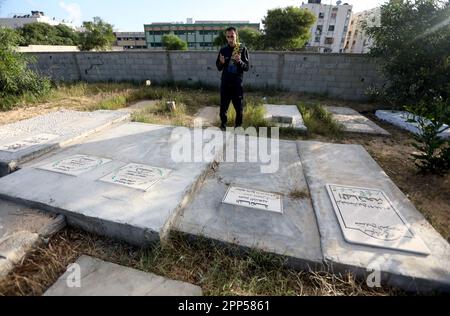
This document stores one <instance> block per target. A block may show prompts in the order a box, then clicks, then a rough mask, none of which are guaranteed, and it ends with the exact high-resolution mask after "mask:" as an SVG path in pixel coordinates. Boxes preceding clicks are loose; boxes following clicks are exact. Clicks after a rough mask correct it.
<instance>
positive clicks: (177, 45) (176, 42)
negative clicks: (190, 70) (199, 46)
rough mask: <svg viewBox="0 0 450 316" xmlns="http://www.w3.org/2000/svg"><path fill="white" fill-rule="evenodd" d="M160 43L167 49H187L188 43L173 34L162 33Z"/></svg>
mask: <svg viewBox="0 0 450 316" xmlns="http://www.w3.org/2000/svg"><path fill="white" fill-rule="evenodd" d="M162 45H163V47H164V48H165V49H167V50H187V49H188V44H187V42H186V41H183V40H182V39H181V38H179V37H178V36H176V35H174V34H168V35H164V36H163V37H162Z"/></svg>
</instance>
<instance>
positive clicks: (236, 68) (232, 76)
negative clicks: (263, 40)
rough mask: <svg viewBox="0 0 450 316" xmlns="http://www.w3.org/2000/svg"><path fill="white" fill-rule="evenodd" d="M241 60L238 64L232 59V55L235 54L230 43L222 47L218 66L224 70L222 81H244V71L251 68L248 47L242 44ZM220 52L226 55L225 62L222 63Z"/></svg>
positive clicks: (218, 68) (218, 57)
mask: <svg viewBox="0 0 450 316" xmlns="http://www.w3.org/2000/svg"><path fill="white" fill-rule="evenodd" d="M239 51H240V53H241V61H240V62H239V63H238V64H237V65H236V64H235V63H234V61H231V57H232V56H231V55H232V54H233V48H232V47H231V46H230V45H227V46H225V47H222V49H221V50H220V52H219V55H218V56H217V60H216V66H217V70H219V71H222V82H223V81H225V82H230V81H233V82H234V81H236V79H238V78H239V79H240V81H242V78H243V73H244V71H248V70H249V68H250V63H249V57H248V49H247V48H246V47H245V46H244V45H242V44H241V47H240V50H239ZM220 54H222V55H223V56H224V57H225V64H223V65H222V64H221V63H220Z"/></svg>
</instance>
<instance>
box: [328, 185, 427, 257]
mask: <svg viewBox="0 0 450 316" xmlns="http://www.w3.org/2000/svg"><path fill="white" fill-rule="evenodd" d="M327 190H328V194H329V195H330V198H331V202H332V204H333V208H334V211H335V213H336V216H337V218H338V220H339V224H340V226H341V229H342V232H343V234H344V238H345V240H346V241H347V242H349V243H353V244H361V245H368V246H373V247H379V248H387V249H392V250H399V251H407V252H412V253H417V254H422V255H429V254H430V251H429V249H428V247H427V246H426V245H425V244H424V242H423V241H422V240H421V239H420V238H419V237H418V236H416V235H415V234H414V233H413V232H412V230H411V228H410V225H409V224H408V222H407V221H406V219H405V218H404V217H403V216H402V215H401V214H400V213H399V212H398V211H397V210H396V209H395V207H394V206H393V204H392V202H391V201H390V200H389V198H388V197H387V196H386V194H385V193H384V192H383V191H381V190H377V189H369V188H360V187H353V186H342V185H336V184H327Z"/></svg>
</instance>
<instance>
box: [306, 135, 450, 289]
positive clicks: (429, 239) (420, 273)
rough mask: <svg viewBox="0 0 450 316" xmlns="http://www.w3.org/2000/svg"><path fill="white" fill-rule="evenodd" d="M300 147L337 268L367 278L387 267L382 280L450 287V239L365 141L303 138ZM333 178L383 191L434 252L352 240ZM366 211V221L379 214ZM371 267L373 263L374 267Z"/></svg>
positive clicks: (325, 246)
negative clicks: (335, 199) (333, 192)
mask: <svg viewBox="0 0 450 316" xmlns="http://www.w3.org/2000/svg"><path fill="white" fill-rule="evenodd" d="M299 148H300V157H301V161H302V164H303V166H304V172H305V176H306V179H307V182H308V186H309V190H310V193H311V198H312V202H313V206H314V210H315V213H316V217H317V221H318V225H319V230H320V236H321V248H322V252H323V256H324V260H325V261H326V262H327V263H328V264H329V265H330V267H331V268H332V269H333V270H335V271H351V272H353V273H355V274H356V275H358V276H360V277H362V278H367V277H368V276H369V274H370V273H371V272H372V271H373V270H376V271H381V277H382V285H383V284H387V285H392V286H396V287H400V288H403V289H406V290H411V291H417V290H421V291H428V290H443V291H450V265H449V264H448V263H449V262H450V246H449V244H448V242H447V241H446V240H445V239H444V238H442V237H441V236H440V235H439V233H437V232H436V231H435V230H434V228H433V227H432V226H431V225H430V224H429V223H428V222H427V221H426V220H425V218H424V217H423V216H422V214H420V213H419V212H418V211H417V210H416V209H415V207H414V205H413V204H412V203H411V202H410V201H409V200H408V199H407V197H406V196H405V195H404V194H403V193H402V192H401V191H400V189H399V188H398V187H397V186H396V185H395V184H394V183H393V182H392V180H391V179H390V178H389V177H388V176H387V175H386V173H385V172H384V171H383V170H382V169H381V168H380V167H379V166H378V164H377V163H376V162H375V161H374V160H373V159H372V157H371V156H370V155H369V154H368V153H367V152H366V151H365V150H364V148H363V147H362V146H359V145H339V144H326V143H320V142H306V141H301V142H299ZM327 184H337V185H340V186H344V187H348V186H354V187H359V188H371V189H376V190H380V191H383V192H384V193H385V195H386V198H387V199H389V201H390V202H391V204H392V205H391V206H392V207H393V208H395V210H397V211H398V213H399V214H401V216H402V218H404V219H405V220H406V221H407V223H409V228H410V230H409V233H412V234H414V236H418V237H419V238H420V240H422V241H423V243H424V244H425V246H426V247H427V249H429V252H430V254H429V255H423V254H417V253H411V252H406V251H403V250H401V249H399V250H393V249H383V248H379V247H374V246H370V245H356V244H353V243H348V242H347V241H346V238H344V235H343V232H342V230H341V227H340V224H339V220H338V218H337V216H336V214H335V212H334V210H333V203H332V199H331V198H330V195H329V194H328V192H327ZM337 193H338V192H337ZM338 194H339V193H338ZM384 202H385V201H383V203H384ZM384 211H385V210H383V211H382V212H384ZM373 212H375V209H374V210H373ZM391 215H392V214H391ZM391 215H389V216H391ZM363 217H365V221H366V222H371V221H372V220H373V218H374V217H373V216H367V215H366V216H363ZM378 220H380V217H378ZM380 226H382V225H380ZM381 228H382V227H380V229H381ZM371 231H375V232H376V231H377V230H371ZM403 245H405V244H403ZM367 269H371V270H370V272H368V271H367Z"/></svg>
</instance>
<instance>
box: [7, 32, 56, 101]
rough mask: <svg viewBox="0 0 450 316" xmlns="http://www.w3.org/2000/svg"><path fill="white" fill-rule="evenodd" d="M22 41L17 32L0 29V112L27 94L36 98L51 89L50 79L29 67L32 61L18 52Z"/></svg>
mask: <svg viewBox="0 0 450 316" xmlns="http://www.w3.org/2000/svg"><path fill="white" fill-rule="evenodd" d="M21 41H22V39H21V37H20V35H19V34H18V33H17V32H16V31H14V30H12V29H9V28H4V27H0V110H6V109H8V108H10V107H11V106H12V105H14V102H15V98H16V97H19V96H21V95H23V94H25V93H28V94H29V95H32V96H35V97H36V96H40V95H43V94H45V93H47V92H48V91H49V90H50V88H51V85H50V81H49V80H48V79H46V78H42V77H40V76H39V75H38V74H37V73H35V72H34V71H32V70H30V69H29V68H28V67H27V66H28V63H29V62H31V61H32V60H31V59H30V58H28V57H26V56H25V55H23V54H20V53H18V52H17V50H16V48H17V45H18V44H19V43H20V42H21Z"/></svg>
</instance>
